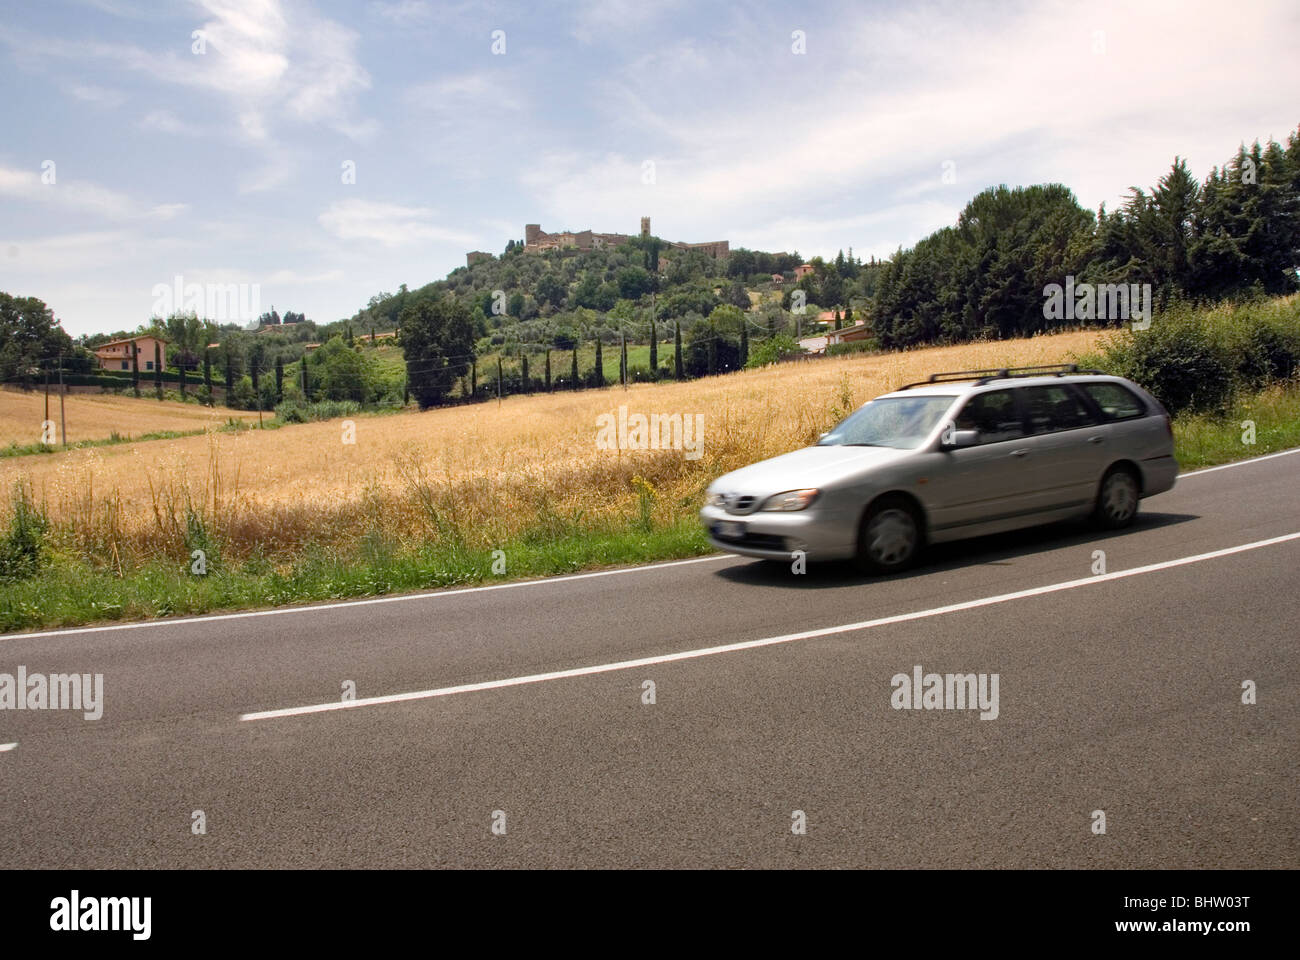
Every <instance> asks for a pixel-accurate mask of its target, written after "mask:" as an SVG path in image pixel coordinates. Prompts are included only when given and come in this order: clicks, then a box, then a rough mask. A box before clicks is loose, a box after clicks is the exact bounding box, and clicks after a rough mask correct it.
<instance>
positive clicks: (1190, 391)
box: [1080, 297, 1300, 414]
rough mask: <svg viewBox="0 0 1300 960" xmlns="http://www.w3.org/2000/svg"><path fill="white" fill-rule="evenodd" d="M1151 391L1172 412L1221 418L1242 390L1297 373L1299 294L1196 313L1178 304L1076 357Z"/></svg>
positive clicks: (1224, 306) (1271, 382)
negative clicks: (1145, 324)
mask: <svg viewBox="0 0 1300 960" xmlns="http://www.w3.org/2000/svg"><path fill="white" fill-rule="evenodd" d="M1080 361H1081V365H1082V366H1089V365H1092V364H1093V363H1094V362H1095V363H1096V364H1097V365H1098V366H1100V368H1101V369H1103V370H1106V371H1107V372H1109V373H1115V374H1118V375H1119V376H1122V377H1128V378H1129V379H1130V380H1134V381H1136V382H1137V383H1140V384H1142V386H1144V387H1146V388H1147V389H1148V390H1150V391H1151V392H1152V393H1153V394H1154V395H1155V396H1156V398H1157V399H1158V400H1159V401H1160V402H1161V403H1163V404H1164V405H1165V407H1166V408H1167V409H1168V410H1169V412H1170V413H1172V414H1178V413H1181V412H1184V411H1186V412H1189V413H1213V414H1222V413H1224V412H1225V411H1226V410H1227V409H1228V407H1229V406H1230V405H1231V404H1232V402H1233V400H1234V398H1235V397H1236V396H1237V395H1238V394H1239V393H1240V392H1242V391H1243V390H1259V389H1262V388H1263V387H1266V386H1268V385H1269V384H1273V383H1280V382H1283V381H1286V380H1288V379H1291V378H1292V377H1294V376H1296V373H1297V369H1298V368H1300V297H1284V298H1281V299H1277V300H1270V301H1256V302H1251V303H1244V304H1238V305H1228V304H1225V305H1221V306H1217V307H1210V308H1202V309H1197V310H1193V309H1191V308H1189V307H1186V306H1184V305H1176V306H1174V307H1173V308H1171V309H1169V310H1167V311H1164V312H1162V313H1160V314H1158V315H1156V316H1155V317H1153V318H1152V320H1151V326H1150V327H1149V328H1148V329H1146V330H1139V331H1133V330H1125V331H1122V332H1121V333H1119V334H1118V335H1116V336H1114V337H1112V338H1110V339H1109V340H1107V341H1106V342H1105V343H1104V344H1102V350H1101V355H1100V357H1093V356H1088V357H1081V358H1080Z"/></svg>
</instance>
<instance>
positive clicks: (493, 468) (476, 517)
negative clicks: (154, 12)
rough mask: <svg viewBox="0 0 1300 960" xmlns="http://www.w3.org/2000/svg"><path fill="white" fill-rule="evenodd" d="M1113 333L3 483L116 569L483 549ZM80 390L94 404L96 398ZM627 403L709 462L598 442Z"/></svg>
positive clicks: (630, 508) (43, 469)
mask: <svg viewBox="0 0 1300 960" xmlns="http://www.w3.org/2000/svg"><path fill="white" fill-rule="evenodd" d="M1103 335H1104V334H1103V333H1102V332H1100V331H1083V332H1072V333H1065V334H1056V335H1052V336H1041V337H1035V338H1032V339H1026V340H1014V341H997V342H990V343H975V344H965V345H961V346H954V347H940V348H927V349H921V350H913V351H906V352H902V353H894V354H882V355H877V356H849V357H837V358H829V359H819V360H810V361H805V362H795V363H787V364H782V365H779V366H774V367H768V368H764V369H758V370H747V371H741V372H738V373H733V374H728V375H725V376H720V377H710V378H705V379H701V380H696V381H690V382H686V383H681V384H677V383H661V384H637V385H633V386H631V387H629V388H627V389H622V388H617V387H615V388H610V389H605V390H588V391H581V392H578V393H554V394H539V395H533V396H516V397H509V398H506V399H505V400H504V401H501V402H499V403H497V402H492V403H486V404H478V405H474V406H466V407H454V408H446V409H441V410H430V411H427V412H424V413H419V412H415V411H411V412H403V413H399V414H390V415H374V416H367V415H359V416H356V417H355V418H353V419H354V426H355V442H354V443H346V442H345V439H346V437H347V425H346V423H345V421H340V420H333V421H326V422H320V423H309V424H302V425H293V426H286V427H283V428H281V429H278V430H268V431H258V430H249V431H244V432H239V433H232V432H215V431H214V432H209V433H206V434H204V435H201V436H193V437H183V438H178V439H174V440H155V441H149V442H142V443H135V444H121V445H115V446H104V447H95V448H87V449H82V450H69V451H66V452H61V453H57V454H52V455H41V456H26V457H12V458H6V459H3V460H0V483H3V484H4V486H5V488H6V489H9V488H11V487H12V486H13V485H14V484H15V483H23V484H27V485H30V489H31V492H32V494H33V495H34V497H35V499H36V500H37V502H38V503H41V504H43V506H44V508H45V510H46V511H47V512H48V515H49V517H50V519H51V521H52V522H53V528H52V532H53V535H54V537H55V543H56V544H58V545H59V546H60V547H61V548H62V549H64V550H66V551H68V552H69V553H75V554H76V555H78V556H80V557H83V558H85V559H87V560H89V561H91V562H92V563H95V564H103V565H109V566H115V567H117V568H118V569H123V568H124V567H125V566H129V565H130V564H132V563H134V562H138V561H141V560H148V559H152V558H155V557H160V556H169V557H176V558H184V557H185V556H186V554H187V552H188V547H187V543H189V542H190V541H192V540H193V539H194V536H195V531H196V530H199V529H200V528H201V531H202V533H203V535H204V536H208V537H211V538H214V542H216V543H219V544H220V545H221V549H222V551H223V555H224V556H226V557H229V558H247V557H250V556H257V557H262V558H266V559H267V560H270V561H272V562H278V561H287V560H288V559H289V558H291V557H293V556H295V555H297V554H298V553H299V552H300V551H302V550H303V549H304V548H306V547H308V546H309V545H313V544H314V545H318V546H325V547H328V548H331V549H349V548H356V547H358V546H364V545H367V544H373V543H375V542H382V543H384V544H389V545H393V546H411V545H413V544H417V543H428V542H430V541H438V542H443V543H450V544H463V545H465V546H466V547H473V548H476V549H478V548H482V547H486V546H491V545H493V544H496V543H501V542H504V541H505V540H507V539H509V538H511V537H517V536H520V535H522V534H528V535H537V536H543V537H544V536H546V535H547V534H548V533H555V534H559V533H564V532H567V531H571V530H580V529H584V528H586V527H591V526H597V525H600V524H604V523H617V522H622V521H626V520H627V519H629V518H632V517H634V516H636V515H637V514H638V511H643V510H644V511H648V512H649V515H650V517H651V519H652V520H653V521H668V520H671V519H675V518H677V517H680V516H682V515H683V513H684V512H687V511H690V510H693V509H694V508H695V507H696V506H697V505H698V503H699V495H700V493H701V491H702V490H703V488H704V487H705V486H706V485H707V484H708V483H709V482H710V481H711V480H712V479H713V478H714V477H716V476H717V475H718V474H720V473H722V472H725V471H727V470H731V469H735V468H736V467H739V466H743V465H745V464H747V463H751V462H753V461H755V460H759V459H762V458H764V457H769V456H774V455H776V454H779V453H782V452H785V451H788V450H791V449H794V448H796V447H799V446H803V445H806V444H808V443H811V442H814V441H815V440H816V438H817V436H818V434H820V433H821V432H822V431H823V430H826V429H828V428H829V427H830V426H831V425H832V424H833V423H834V422H836V421H837V420H838V419H840V418H841V417H843V416H844V415H845V414H846V413H848V412H849V411H851V410H852V409H854V408H855V407H857V406H858V405H860V404H862V403H864V402H865V401H867V400H869V399H870V398H871V397H872V396H875V395H877V394H879V393H882V392H885V391H887V390H889V389H893V388H896V387H897V386H899V385H901V384H902V383H904V382H907V381H910V380H918V379H923V378H924V377H925V376H927V375H928V374H929V373H931V372H933V371H936V370H954V369H971V368H983V367H998V366H1008V365H1025V364H1036V363H1054V362H1061V361H1069V360H1071V359H1073V358H1074V357H1075V356H1076V355H1079V354H1082V353H1085V352H1088V351H1091V350H1092V349H1094V348H1095V346H1096V345H1097V343H1098V341H1099V339H1100V338H1101V337H1102V336H1103ZM77 399H78V401H79V405H80V402H84V403H85V404H86V405H87V406H86V408H87V409H88V410H89V409H93V404H94V401H96V400H99V399H100V398H96V397H90V398H84V399H83V398H77ZM108 399H111V400H113V401H114V402H115V404H121V403H128V404H139V405H141V407H140V410H141V412H140V414H139V420H133V421H131V423H130V427H129V429H130V430H131V432H133V433H140V432H143V431H144V430H146V429H150V428H157V427H156V426H155V421H153V420H150V419H149V418H150V417H160V416H164V415H165V414H163V413H162V412H161V411H159V410H157V409H156V405H157V402H156V401H146V400H139V401H137V400H134V399H126V398H116V397H114V398H108ZM5 400H6V401H8V397H6V398H5ZM620 404H626V405H627V407H628V409H629V411H630V412H633V413H638V412H639V413H645V414H651V413H664V414H683V415H692V414H697V413H700V414H703V415H704V420H703V427H704V429H703V455H702V456H701V457H700V458H699V459H696V460H687V459H686V458H685V457H684V456H683V453H682V452H681V451H675V450H647V451H628V450H604V449H599V448H598V447H597V443H596V437H597V417H598V416H599V415H601V414H604V413H612V412H614V411H615V410H616V409H617V407H618V406H619V405H620ZM171 406H173V407H174V406H176V405H171ZM181 409H182V411H183V412H185V413H190V412H191V410H198V411H202V408H188V407H187V408H181ZM113 410H114V411H115V412H116V411H118V410H119V408H118V407H116V406H114V407H113ZM206 414H207V411H202V413H201V414H200V416H199V417H198V418H197V419H196V421H192V422H199V423H201V422H202V416H206ZM178 416H179V414H178ZM223 416H224V415H223ZM7 421H8V417H7V416H6V429H9V427H8V423H7ZM146 424H147V425H146ZM71 428H72V424H71V421H70V424H69V430H70V431H71ZM171 428H172V429H175V427H174V426H173V427H171ZM117 429H119V431H120V430H121V429H122V428H121V427H120V426H119V427H118V428H117Z"/></svg>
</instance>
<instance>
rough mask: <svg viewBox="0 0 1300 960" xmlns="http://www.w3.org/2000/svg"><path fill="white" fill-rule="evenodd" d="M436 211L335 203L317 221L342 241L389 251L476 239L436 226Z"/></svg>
mask: <svg viewBox="0 0 1300 960" xmlns="http://www.w3.org/2000/svg"><path fill="white" fill-rule="evenodd" d="M433 218H434V211H432V210H430V209H429V208H427V207H407V206H402V205H401V204H396V203H381V202H376V201H372V200H336V201H334V202H333V203H331V204H330V205H329V207H328V209H326V210H325V212H324V213H322V214H321V215H320V216H319V217H318V218H317V220H318V221H319V223H320V225H321V226H322V227H324V228H325V229H326V230H327V231H329V232H330V233H331V234H333V235H334V236H335V237H337V238H338V239H340V240H369V241H373V242H376V243H380V244H382V245H384V246H386V247H400V246H406V245H408V244H413V243H427V242H440V243H459V244H468V243H472V242H473V235H472V234H467V233H463V232H461V231H458V230H452V229H449V228H447V227H444V226H441V225H438V224H436V223H434V222H433Z"/></svg>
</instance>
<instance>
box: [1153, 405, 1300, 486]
mask: <svg viewBox="0 0 1300 960" xmlns="http://www.w3.org/2000/svg"><path fill="white" fill-rule="evenodd" d="M1248 420H1249V421H1253V422H1254V424H1255V442H1254V444H1248V443H1246V442H1245V440H1244V439H1243V437H1244V435H1245V433H1246V427H1245V426H1243V423H1244V422H1245V421H1248ZM1292 447H1300V387H1291V388H1289V389H1285V390H1284V389H1280V388H1274V389H1272V390H1265V391H1264V392H1262V393H1258V394H1255V395H1254V396H1251V397H1248V398H1245V399H1242V400H1239V401H1237V402H1236V403H1235V404H1234V405H1233V407H1232V410H1231V411H1230V412H1229V414H1228V415H1227V416H1224V417H1214V416H1208V415H1200V416H1191V415H1186V416H1182V417H1178V418H1176V419H1175V420H1174V452H1175V455H1176V456H1177V458H1178V464H1179V466H1180V467H1181V468H1182V469H1183V470H1196V469H1199V468H1200V467H1212V466H1215V465H1216V464H1220V463H1230V462H1231V461H1233V460H1242V459H1245V458H1248V457H1259V456H1263V455H1264V454H1268V453H1276V452H1277V451H1279V450H1287V449H1290V448H1292Z"/></svg>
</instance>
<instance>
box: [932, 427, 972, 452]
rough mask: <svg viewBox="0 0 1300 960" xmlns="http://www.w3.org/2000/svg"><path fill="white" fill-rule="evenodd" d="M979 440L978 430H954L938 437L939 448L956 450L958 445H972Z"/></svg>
mask: <svg viewBox="0 0 1300 960" xmlns="http://www.w3.org/2000/svg"><path fill="white" fill-rule="evenodd" d="M979 442H980V433H979V431H978V430H954V431H952V432H951V433H949V434H946V435H945V436H943V437H940V438H939V449H940V450H956V449H957V448H959V447H974V446H978V444H979Z"/></svg>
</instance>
